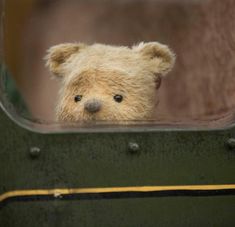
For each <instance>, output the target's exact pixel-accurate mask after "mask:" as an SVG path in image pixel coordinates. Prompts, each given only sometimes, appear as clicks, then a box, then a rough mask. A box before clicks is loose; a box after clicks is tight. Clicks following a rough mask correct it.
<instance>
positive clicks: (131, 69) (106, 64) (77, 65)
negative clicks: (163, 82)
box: [67, 45, 149, 80]
mask: <svg viewBox="0 0 235 227" xmlns="http://www.w3.org/2000/svg"><path fill="white" fill-rule="evenodd" d="M100 46H101V47H102V45H97V46H96V45H94V47H93V46H92V47H90V48H88V49H86V50H84V51H82V52H81V53H79V54H77V55H74V56H73V58H72V59H71V62H70V63H69V64H68V65H67V67H68V71H70V76H69V80H72V79H74V78H75V79H76V77H77V76H78V75H80V74H84V73H83V72H87V73H86V75H88V76H92V75H93V76H94V75H96V76H99V77H101V76H102V75H105V76H106V77H109V78H110V77H113V78H114V77H117V76H118V77H120V76H123V75H124V74H125V76H127V75H129V76H133V75H137V74H147V73H148V72H149V66H148V63H147V62H146V61H145V60H144V59H143V58H142V57H141V56H140V55H139V54H137V53H136V52H134V51H133V50H131V49H129V48H126V47H123V48H115V47H102V48H100ZM71 69H72V71H71ZM100 72H102V73H100ZM105 72H109V73H105ZM115 72H117V73H115Z"/></svg>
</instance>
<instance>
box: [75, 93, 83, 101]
mask: <svg viewBox="0 0 235 227" xmlns="http://www.w3.org/2000/svg"><path fill="white" fill-rule="evenodd" d="M81 100H82V95H76V96H75V97H74V101H75V102H80V101H81Z"/></svg>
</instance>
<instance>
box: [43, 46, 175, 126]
mask: <svg viewBox="0 0 235 227" xmlns="http://www.w3.org/2000/svg"><path fill="white" fill-rule="evenodd" d="M174 62H175V54H174V53H173V52H172V51H171V50H170V48H169V47H168V46H166V45H163V44H160V43H159V42H147V43H144V42H142V43H139V44H138V45H134V46H132V47H125V46H112V45H105V44H97V43H96V44H93V45H86V44H84V43H63V44H59V45H56V46H53V47H51V48H50V49H49V50H48V52H47V56H46V66H47V67H48V68H49V70H50V72H51V73H52V74H53V75H54V76H55V77H57V78H60V79H61V89H60V91H59V95H58V102H57V105H56V108H55V112H56V119H57V121H58V122H79V121H122V122H123V121H138V120H150V119H152V116H153V112H154V109H155V106H156V89H159V88H160V85H161V80H162V77H164V76H165V75H166V74H167V73H168V72H169V71H170V70H171V69H172V68H173V65H174Z"/></svg>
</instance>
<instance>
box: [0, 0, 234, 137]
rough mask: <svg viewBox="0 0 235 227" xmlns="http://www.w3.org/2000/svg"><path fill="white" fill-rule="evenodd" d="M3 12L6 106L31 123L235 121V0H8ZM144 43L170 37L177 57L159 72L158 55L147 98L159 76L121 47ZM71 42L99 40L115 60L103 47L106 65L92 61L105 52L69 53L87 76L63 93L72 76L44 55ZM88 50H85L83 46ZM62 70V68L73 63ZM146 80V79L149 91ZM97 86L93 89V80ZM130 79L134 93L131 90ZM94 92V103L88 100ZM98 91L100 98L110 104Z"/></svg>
mask: <svg viewBox="0 0 235 227" xmlns="http://www.w3.org/2000/svg"><path fill="white" fill-rule="evenodd" d="M0 10H1V105H2V107H3V109H4V110H5V111H6V112H7V113H8V115H9V116H10V117H11V118H12V119H14V120H15V121H16V122H18V123H20V124H21V125H22V126H24V127H27V128H31V129H33V130H37V131H44V132H51V131H53V132H60V131H77V132H79V131H84V130H85V131H105V130H106V131H107V130H108V131H120V130H121V131H122V130H124V131H128V130H137V131H139V130H151V131H152V130H153V131H154V130H163V129H179V128H180V129H212V128H213V129H214V128H216V129H219V128H224V127H229V126H231V125H232V124H233V123H234V111H235V77H234V70H235V61H234V59H235V44H234V43H235V30H234V27H235V18H234V17H235V3H234V1H230V0H224V1H221V0H206V1H205V0H204V1H203V0H191V1H189V0H188V1H186V0H167V1H166V0H146V1H144V0H121V1H118V0H106V1H105V0H104V1H95V0H89V1H85V0H79V1H78V0H76V1H75V0H67V1H63V0H21V1H18V0H11V1H7V0H5V1H3V0H2V1H1V9H0ZM142 42H144V44H147V43H149V42H158V43H161V44H164V45H166V46H167V47H169V48H170V50H171V51H172V53H174V54H175V56H176V58H175V63H174V66H173V67H172V69H171V70H170V69H168V68H167V67H166V68H165V69H163V68H161V70H162V71H157V69H158V70H160V69H159V66H157V64H158V63H159V62H158V63H157V62H156V71H154V70H155V69H151V70H152V71H151V73H152V74H154V73H155V74H156V75H155V74H154V75H155V76H156V81H155V83H156V88H155V91H154V100H149V99H151V97H152V93H151V89H152V87H151V86H152V85H153V84H152V83H150V82H149V81H148V76H149V75H148V73H149V71H148V69H146V68H144V67H145V66H146V65H143V66H142V65H141V64H142V61H139V60H137V59H136V58H135V57H133V58H132V55H131V57H130V56H129V55H128V57H127V56H125V54H124V52H120V55H118V54H117V53H116V52H115V51H116V49H117V48H118V47H119V46H127V47H128V48H129V50H131V48H132V46H133V45H135V46H138V45H139V43H142ZM63 43H72V44H76V43H83V44H85V46H86V48H87V46H88V47H89V48H90V45H92V44H94V43H100V44H104V45H111V46H115V48H116V49H115V51H112V50H111V51H110V52H109V55H110V54H111V55H112V56H111V57H110V58H109V61H108V60H107V52H105V53H106V54H103V55H102V54H100V52H99V54H97V52H94V53H95V54H97V58H96V59H98V60H99V64H101V65H102V67H98V68H97V67H94V65H95V63H94V61H98V60H92V59H93V58H91V57H90V58H88V59H89V60H87V61H85V60H84V61H82V60H81V61H80V60H79V62H82V63H80V65H79V64H75V63H74V64H72V63H71V62H72V61H73V58H72V57H71V55H69V61H70V63H71V64H70V65H69V67H70V69H71V67H72V68H73V70H75V71H76V70H77V71H76V72H74V75H73V77H75V76H76V75H75V74H76V73H77V77H78V76H80V75H81V74H82V73H83V77H84V78H85V79H84V81H85V82H84V81H83V82H82V79H79V81H77V82H76V81H75V82H74V84H73V85H72V81H70V82H68V79H67V80H66V83H70V85H71V86H70V87H68V88H66V89H67V90H69V91H67V90H66V92H65V91H63V92H64V93H63V92H59V91H60V90H61V89H62V88H65V86H66V85H65V84H66V83H65V80H64V79H63V78H59V77H61V75H59V76H58V75H57V76H55V75H54V76H53V75H52V74H53V72H51V71H52V70H50V67H47V66H46V60H45V56H46V55H47V54H48V50H49V49H50V48H51V47H53V46H55V45H58V44H63ZM144 44H140V46H139V47H138V48H139V49H141V48H142V47H141V45H144ZM79 48H80V47H79ZM86 48H85V49H86ZM75 49H76V48H75ZM136 49H137V47H136ZM66 50H67V49H66ZM79 50H80V49H79ZM90 50H91V49H89V50H88V52H89V51H90ZM92 50H93V49H92ZM71 51H73V49H71ZM86 51H87V49H86ZM133 51H134V50H133ZM135 51H136V52H137V50H135ZM138 51H139V50H138ZM81 52H82V53H84V52H85V50H84V48H83V49H82V51H81ZM140 52H141V51H140ZM142 52H143V54H146V55H144V57H143V59H145V63H146V61H148V63H146V64H149V62H153V61H154V59H153V58H157V59H160V58H163V57H164V56H165V55H164V54H165V52H164V53H160V54H159V53H156V54H155V55H154V57H149V59H147V58H148V56H149V55H148V54H149V53H151V54H152V52H146V51H142ZM142 52H141V53H142ZM79 53H80V52H79ZM86 53H87V52H86ZM118 53H119V52H118ZM77 54H78V53H77V52H76V53H75V54H74V53H73V56H75V55H77ZM92 54H93V52H92ZM63 56H65V55H63ZM92 56H93V55H92ZM117 56H119V58H120V59H121V60H120V59H119V60H120V61H121V62H122V63H123V59H125V58H128V59H129V61H128V64H121V65H120V64H119V63H120V62H119V60H117V58H118V57H117ZM146 56H147V57H146ZM82 57H84V56H82ZM82 57H81V58H82ZM110 59H111V60H110ZM138 59H139V58H138ZM146 59H147V60H146ZM166 59H167V58H164V61H165V60H166ZM57 60H58V59H57ZM60 60H61V59H60ZM62 61H63V60H62ZM100 62H101V63H100ZM143 64H144V63H143ZM67 65H68V64H67ZM85 66H86V70H85ZM76 67H77V68H79V69H77V68H76ZM115 67H116V68H115ZM146 67H147V66H146ZM148 67H150V66H149V65H148ZM157 67H158V68H157ZM67 68H68V67H67ZM67 68H66V70H68V69H67ZM83 68H84V70H83V71H82V70H80V69H83ZM143 68H144V69H143ZM169 68H170V66H169ZM137 69H138V70H137ZM140 69H141V70H140ZM60 70H61V71H60V72H59V73H58V72H57V74H61V73H62V71H63V70H65V69H64V68H63V69H60ZM79 70H80V71H79ZM164 70H165V71H164ZM140 71H141V73H142V74H144V73H145V72H146V77H144V76H143V75H142V79H140V76H139V73H140ZM166 71H169V73H167V74H166V73H165V72H166ZM66 72H67V71H66ZM69 72H70V74H71V71H69ZM158 72H159V73H158ZM63 73H64V71H63ZM54 74H55V72H54ZM67 74H69V73H67ZM67 74H66V75H67ZM70 74H69V75H70ZM87 74H88V75H87ZM129 74H130V77H131V76H132V77H133V76H137V77H136V78H137V79H136V80H135V82H130V84H128V80H126V79H123V78H125V76H126V77H128V76H129ZM163 74H164V75H163ZM165 74H166V75H165ZM91 75H92V76H94V75H96V77H95V79H94V81H93V82H92V81H89V82H87V77H91ZM138 76H139V77H138ZM83 77H81V78H83ZM71 78H72V76H71ZM102 78H103V79H104V78H108V80H109V82H108V83H106V82H103V81H104V80H103V79H102ZM120 78H121V79H120ZM146 78H147V79H146ZM159 78H161V83H160V81H159ZM120 80H121V82H120ZM139 80H141V83H142V84H143V88H142V93H141V92H140V82H139ZM149 80H151V79H150V78H149ZM103 83H104V84H103ZM148 83H149V84H148ZM94 84H95V87H93V88H92V89H93V90H92V89H91V88H90V87H91V86H93V85H94ZM146 84H148V86H147V85H146ZM82 86H85V87H86V89H85V88H84V87H82ZM89 86H90V87H89ZM87 87H88V88H87ZM116 87H118V89H116ZM132 87H133V88H134V90H135V91H133V89H130V88H132ZM73 89H75V90H74V91H73ZM88 89H90V90H88ZM115 89H116V90H115ZM62 90H63V89H62ZM68 92H69V95H68ZM79 92H80V93H79ZM61 94H62V95H61ZM88 94H89V95H88ZM66 95H67V96H70V99H71V100H70V101H71V103H72V104H71V106H72V107H71V108H70V107H69V108H66V111H68V112H66V113H63V114H61V115H63V116H62V117H61V118H60V119H59V120H58V116H57V115H58V113H57V112H58V111H59V110H58V109H59V107H58V103H59V102H61V99H63V98H64V99H65V96H66ZM62 96H63V97H62ZM67 96H66V97H67ZM88 97H90V98H91V99H92V100H93V101H94V100H95V101H96V102H93V104H92V105H90V104H89V103H88V104H87V105H86V106H85V101H87V100H88ZM100 97H101V98H100ZM104 97H105V98H104ZM109 97H110V99H109ZM97 99H100V100H102V107H99V102H97ZM107 99H108V101H107ZM143 100H145V101H143ZM80 101H81V103H80ZM98 101H99V100H98ZM106 101H107V102H106ZM139 102H142V105H141V107H140V108H136V109H135V108H134V106H135V105H136V103H139ZM143 102H144V103H143ZM86 103H87V102H86ZM97 103H98V104H97ZM150 103H151V105H153V103H154V108H153V109H154V110H153V113H152V114H151V117H149V116H148V117H147V115H145V114H144V113H145V112H146V111H148V108H150V107H149V106H150ZM75 105H76V107H75ZM89 105H90V106H89ZM75 108H76V109H75ZM81 108H87V109H89V111H91V112H94V113H92V114H91V113H90V112H89V114H90V115H89V117H86V118H85V120H84V119H83V118H84V117H78V116H80V115H79V111H80V110H81ZM87 109H86V110H87ZM150 109H151V108H150ZM76 111H77V112H76ZM84 111H85V110H84ZM71 112H72V114H71ZM123 112H124V113H123ZM134 112H135V114H134ZM82 113H84V112H82ZM76 114H77V115H76ZM65 115H66V117H65ZM90 116H91V117H90ZM94 116H95V117H94ZM96 116H99V117H96ZM103 116H105V117H104V119H103V118H102V117H103ZM112 116H115V117H112ZM120 116H122V117H120ZM132 116H136V117H132ZM145 116H146V117H145ZM125 118H126V119H125ZM61 119H62V120H61ZM63 119H67V120H66V121H63ZM68 119H70V120H68ZM87 119H88V120H87Z"/></svg>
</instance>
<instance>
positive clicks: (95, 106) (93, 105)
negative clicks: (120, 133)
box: [85, 99, 101, 113]
mask: <svg viewBox="0 0 235 227" xmlns="http://www.w3.org/2000/svg"><path fill="white" fill-rule="evenodd" d="M100 109H101V102H100V101H99V100H97V99H92V100H89V101H87V102H86V103H85V110H86V111H88V112H89V113H96V112H98V111H100Z"/></svg>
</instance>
